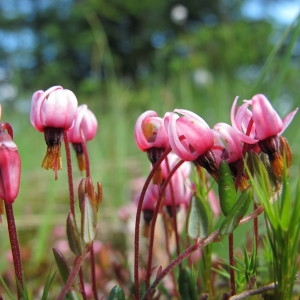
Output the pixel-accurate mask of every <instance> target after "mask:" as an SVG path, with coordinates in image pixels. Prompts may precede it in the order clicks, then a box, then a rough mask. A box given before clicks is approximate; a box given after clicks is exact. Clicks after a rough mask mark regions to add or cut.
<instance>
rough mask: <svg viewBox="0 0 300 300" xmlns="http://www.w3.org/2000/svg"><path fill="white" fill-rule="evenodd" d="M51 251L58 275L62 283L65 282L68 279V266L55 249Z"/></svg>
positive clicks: (62, 256)
mask: <svg viewBox="0 0 300 300" xmlns="http://www.w3.org/2000/svg"><path fill="white" fill-rule="evenodd" d="M52 251H53V254H54V258H55V262H56V265H57V267H58V271H59V274H60V276H61V277H62V279H63V282H66V281H67V279H68V277H69V274H70V271H71V267H70V266H69V264H68V262H67V260H66V258H65V257H64V255H63V254H62V253H61V252H60V251H59V250H58V249H57V248H52Z"/></svg>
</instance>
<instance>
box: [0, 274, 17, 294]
mask: <svg viewBox="0 0 300 300" xmlns="http://www.w3.org/2000/svg"><path fill="white" fill-rule="evenodd" d="M0 283H1V284H2V286H3V288H4V290H5V292H6V294H7V297H9V299H10V300H14V299H15V297H14V295H13V294H12V293H11V291H10V290H9V288H8V286H7V284H6V283H5V281H4V280H3V278H2V277H1V276H0Z"/></svg>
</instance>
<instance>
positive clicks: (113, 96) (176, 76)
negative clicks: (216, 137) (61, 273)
mask: <svg viewBox="0 0 300 300" xmlns="http://www.w3.org/2000/svg"><path fill="white" fill-rule="evenodd" d="M297 5H298V6H299V4H297V1H276V0H262V1H258V0H257V1H250V0H249V1H234V0H233V1H225V0H206V1H197V0H191V1H160V0H145V1H136V0H128V1H122V0H111V1H102V0H86V1H84V0H81V1H76V0H61V1H55V0H52V1H50V0H42V1H39V0H11V1H4V0H1V1H0V8H1V11H0V102H1V104H2V110H3V111H2V120H3V121H7V122H10V123H11V124H12V126H13V128H14V132H15V142H16V143H17V144H18V147H19V152H20V155H21V158H22V182H21V189H20V194H19V197H18V199H17V201H16V202H15V205H14V207H15V213H16V220H17V226H18V230H19V232H20V240H21V242H24V248H25V249H26V247H28V249H30V250H28V252H30V256H32V257H34V258H35V262H39V261H41V260H43V259H44V258H45V257H46V256H47V255H49V247H51V246H53V245H48V242H49V237H50V236H51V234H52V229H53V226H55V225H63V224H64V223H65V219H66V216H67V212H68V186H67V177H66V164H65V158H64V156H63V166H64V170H63V171H61V172H59V178H58V180H57V181H55V180H54V174H53V172H52V171H45V170H43V169H41V163H42V159H43V157H44V154H45V152H46V145H45V142H44V138H43V134H42V133H39V132H36V131H35V129H34V128H33V127H32V126H31V124H30V121H29V111H30V101H31V95H32V94H33V92H34V91H36V90H39V89H42V90H45V89H47V88H48V87H50V86H53V85H62V86H63V87H64V88H68V89H71V90H72V91H74V93H75V94H76V95H77V98H78V102H79V104H83V103H86V104H88V106H89V107H90V109H92V110H93V111H94V113H95V115H96V116H97V119H98V122H99V131H98V134H97V136H96V138H95V140H94V141H92V142H89V143H88V147H89V151H90V159H91V174H92V178H93V180H94V182H96V181H99V182H101V183H102V184H103V193H104V198H103V205H102V207H100V212H99V216H100V217H99V221H100V227H99V238H101V239H106V238H110V236H111V235H112V234H113V231H114V230H116V231H117V230H119V225H120V224H119V223H118V215H117V214H118V211H117V209H118V208H119V207H121V206H123V205H126V204H127V203H129V202H130V201H132V191H133V189H134V187H133V180H134V179H135V178H138V177H139V176H144V175H146V174H147V171H148V170H149V162H148V160H147V158H146V155H145V154H144V153H141V152H140V151H139V150H138V149H137V147H136V145H135V142H134V138H133V128H134V124H135V121H136V119H137V117H138V116H139V115H140V114H141V113H142V112H144V111H145V110H149V109H152V110H155V111H157V112H158V113H159V114H160V115H161V116H163V115H164V113H165V112H166V111H171V110H173V109H174V108H179V107H180V108H185V109H189V110H193V111H194V112H195V113H197V114H199V115H201V116H202V117H203V118H204V119H205V120H206V121H207V122H208V124H209V125H210V126H213V125H214V124H215V123H217V122H230V116H229V114H230V107H231V104H232V101H233V99H234V98H235V97H236V96H237V95H238V96H240V99H241V100H242V99H249V98H251V97H252V96H253V95H254V94H256V93H264V94H265V95H266V96H267V97H268V98H269V99H270V101H271V102H272V103H273V105H274V107H275V108H276V109H277V110H278V112H279V114H280V116H282V117H283V116H285V115H286V114H287V113H288V112H289V111H291V110H292V109H294V108H295V107H296V106H299V104H300V93H299V85H300V80H299V77H300V76H299V71H300V69H299V68H300V39H299V23H300V22H299V18H298V20H296V22H294V23H293V20H294V19H296V17H297V9H298V11H299V7H298V6H297ZM57 113H58V114H59V112H57ZM299 126H300V121H299V116H296V118H295V120H294V121H293V123H292V125H291V126H290V128H289V129H288V130H287V131H286V133H285V136H286V137H287V138H288V140H289V142H290V144H291V147H292V151H293V153H294V161H295V164H294V167H293V168H292V170H291V172H292V174H295V173H296V172H297V171H298V170H297V165H298V163H299V160H300V153H299V146H298V145H299V140H300V139H299V135H300V132H299V131H298V128H299ZM62 152H63V153H64V149H62ZM73 162H74V165H73V167H74V179H75V182H79V180H80V178H81V174H80V172H79V171H78V170H77V165H76V161H75V156H74V155H73ZM3 224H4V225H5V220H4V221H3ZM108 229H109V230H108ZM6 235H7V233H6V228H5V226H0V240H1V247H2V244H3V247H4V244H6V246H7V247H8V239H7V238H6ZM2 241H3V242H2ZM1 251H2V250H1ZM3 263H6V262H2V261H1V262H0V271H1V269H3V268H5V266H4V265H1V264H3Z"/></svg>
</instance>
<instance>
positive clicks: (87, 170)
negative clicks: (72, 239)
mask: <svg viewBox="0 0 300 300" xmlns="http://www.w3.org/2000/svg"><path fill="white" fill-rule="evenodd" d="M80 134H81V138H82V142H81V146H82V150H83V154H84V159H85V176H86V177H91V171H90V170H91V169H90V159H89V152H88V149H87V143H86V139H85V135H84V133H83V131H82V130H81V131H80ZM90 262H91V278H92V290H93V294H94V299H95V300H98V293H97V284H96V268H95V251H94V243H93V242H92V244H91V252H90Z"/></svg>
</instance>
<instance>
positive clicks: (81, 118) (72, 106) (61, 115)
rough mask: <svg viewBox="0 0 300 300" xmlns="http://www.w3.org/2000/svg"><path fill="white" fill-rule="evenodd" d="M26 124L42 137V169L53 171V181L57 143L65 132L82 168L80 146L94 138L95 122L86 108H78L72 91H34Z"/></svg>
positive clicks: (58, 164) (57, 88) (58, 160)
mask: <svg viewBox="0 0 300 300" xmlns="http://www.w3.org/2000/svg"><path fill="white" fill-rule="evenodd" d="M30 121H31V124H32V126H33V127H34V128H35V129H36V130H38V131H40V132H44V135H45V141H46V144H47V147H48V149H47V153H46V156H45V158H44V160H43V163H42V167H43V168H45V169H47V170H48V169H53V170H54V172H55V178H56V179H57V171H58V170H60V169H61V168H62V163H61V155H60V148H61V142H62V139H63V136H64V133H65V132H66V134H67V139H68V141H69V142H70V143H72V145H73V147H74V150H75V151H76V154H77V158H78V165H79V169H80V170H81V171H82V170H84V169H85V163H84V157H83V149H82V143H83V142H85V141H89V140H92V139H93V138H94V137H95V135H96V133H97V129H98V123H97V119H96V117H95V115H94V114H93V112H92V111H90V110H89V109H88V107H87V105H85V104H83V105H80V106H78V102H77V98H76V96H75V95H74V93H73V92H72V91H70V90H67V89H63V88H62V87H61V86H54V87H51V88H49V89H48V90H46V91H42V90H39V91H37V92H35V93H34V94H33V96H32V100H31V111H30Z"/></svg>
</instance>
